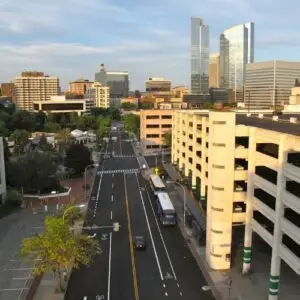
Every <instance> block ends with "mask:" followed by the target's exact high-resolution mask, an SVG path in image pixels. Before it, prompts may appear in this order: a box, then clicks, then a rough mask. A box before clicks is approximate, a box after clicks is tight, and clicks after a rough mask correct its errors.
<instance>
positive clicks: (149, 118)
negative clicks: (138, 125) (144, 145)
mask: <svg viewBox="0 0 300 300" xmlns="http://www.w3.org/2000/svg"><path fill="white" fill-rule="evenodd" d="M146 119H147V120H154V119H159V116H146Z"/></svg>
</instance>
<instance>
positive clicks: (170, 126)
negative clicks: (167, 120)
mask: <svg viewBox="0 0 300 300" xmlns="http://www.w3.org/2000/svg"><path fill="white" fill-rule="evenodd" d="M161 128H172V124H162V125H161Z"/></svg>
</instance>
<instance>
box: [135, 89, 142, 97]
mask: <svg viewBox="0 0 300 300" xmlns="http://www.w3.org/2000/svg"><path fill="white" fill-rule="evenodd" d="M141 96H142V95H141V92H140V91H139V90H135V91H134V97H135V98H138V99H140V98H141Z"/></svg>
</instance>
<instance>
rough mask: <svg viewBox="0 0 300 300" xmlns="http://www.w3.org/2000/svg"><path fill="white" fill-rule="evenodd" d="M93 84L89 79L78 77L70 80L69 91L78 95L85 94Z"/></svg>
mask: <svg viewBox="0 0 300 300" xmlns="http://www.w3.org/2000/svg"><path fill="white" fill-rule="evenodd" d="M92 84H93V82H91V81H89V80H88V79H78V80H75V81H72V82H69V93H71V94H77V95H85V93H86V91H87V89H88V88H89V87H90V86H91V85H92Z"/></svg>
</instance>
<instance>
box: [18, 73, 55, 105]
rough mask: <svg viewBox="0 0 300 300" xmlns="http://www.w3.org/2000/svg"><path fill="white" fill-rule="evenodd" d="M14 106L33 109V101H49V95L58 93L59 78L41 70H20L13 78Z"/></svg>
mask: <svg viewBox="0 0 300 300" xmlns="http://www.w3.org/2000/svg"><path fill="white" fill-rule="evenodd" d="M14 84H15V90H16V107H17V109H20V110H28V111H32V110H33V106H32V104H33V102H34V101H49V100H50V98H51V96H57V95H59V94H60V86H59V79H58V78H57V77H50V76H47V75H44V73H42V72H22V74H21V76H18V77H16V79H15V82H14Z"/></svg>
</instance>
